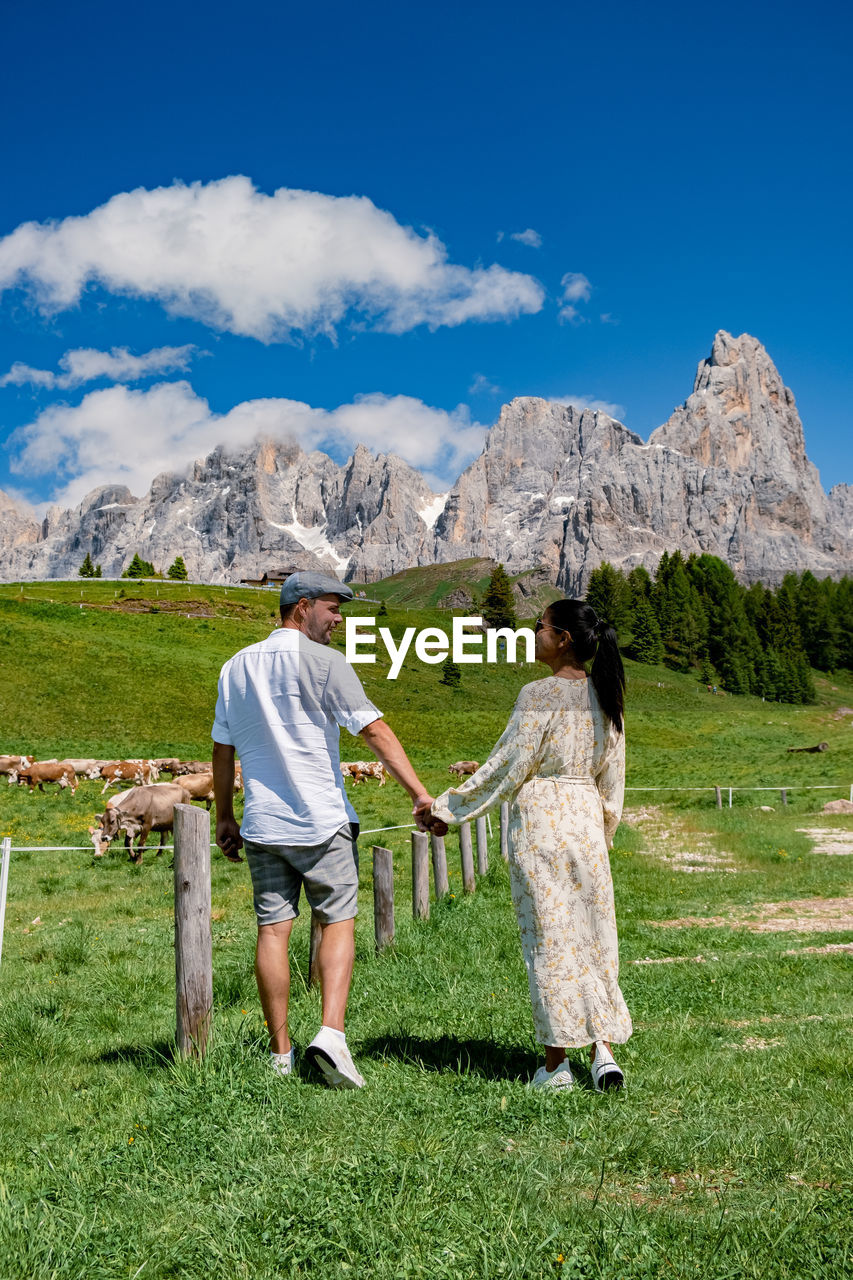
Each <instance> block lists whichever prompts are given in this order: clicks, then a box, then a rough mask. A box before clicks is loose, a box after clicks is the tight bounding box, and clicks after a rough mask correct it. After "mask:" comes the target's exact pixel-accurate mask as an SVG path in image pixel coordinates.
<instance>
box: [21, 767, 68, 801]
mask: <svg viewBox="0 0 853 1280" xmlns="http://www.w3.org/2000/svg"><path fill="white" fill-rule="evenodd" d="M46 782H57V783H58V784H59V786H60V787H61V788H62V790H63V791H64V790H65V788H66V787H70V788H71V794H72V796H73V795H74V793H75V791H76V790H77V775H76V774H75V772H74V770H73V769H72V767H71V765H70V764H64V763H61V762H59V761H56V760H42V761H38V760H36V761H35V763H34V764H29V765H27V767H26V769H19V771H18V783H19V784H21V783H23V785H24V786H25V787H29V789H30V795H32V794H33V792H34V791H35V789H36V787H38V789H39V791H42V792H43V791H44V784H45V783H46Z"/></svg>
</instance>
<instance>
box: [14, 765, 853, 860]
mask: <svg viewBox="0 0 853 1280" xmlns="http://www.w3.org/2000/svg"><path fill="white" fill-rule="evenodd" d="M629 791H639V792H658V791H666V792H670V793H673V792H674V793H676V794H680V793H684V794H696V793H700V794H701V793H704V792H709V793H711V794H712V795H713V796H714V797H715V800H716V804H717V808H722V794H723V792H727V793H728V808H729V809H731V808H732V807H733V799H734V796H735V795H736V793H737V792H739V791H743V792H749V791H778V792H779V794H780V796H781V798H782V803H783V804H787V803H788V795H789V794H790V793H791V792H793V791H848V793H849V795H848V798H849V800H850V803H851V804H853V782H851V783H849V784H848V783H846V782H839V783H837V784H833V783H829V782H820V783H807V784H806V783H802V784H800V783H795V784H793V785H792V784H791V783H788V784H787V785H783V784H781V783H772V784H763V785H762V786H758V787H755V786H734V785H733V786H716V785H713V786H711V785H707V784H706V785H705V786H703V787H661V786H653V787H626V788H625V792H626V794H627V793H628V792H629ZM487 820H488V824H489V835H490V836H491V834H492V824H491V818H490V817H489V815H487ZM415 827H416V824H415V823H414V822H400V823H396V824H395V825H394V826H390V827H369V828H367V829H366V830H363V831H360V832H359V837H361V836H376V835H381V834H383V833H384V832H386V831H413V830H415ZM92 847H93V846H92V844H91V843H89V844H16V845H12V846H11V851H12V852H13V853H85V852H87V851H88V850H91V849H92ZM154 847H155V846H152V848H154ZM210 847H211V849H215V848H216V847H217V846H216V845H215V844H214V843H211V846H210ZM159 848H160V850H161V851H162V852H170V851H171V850H172V849H173V848H174V845H171V844H164V845H162V846H159Z"/></svg>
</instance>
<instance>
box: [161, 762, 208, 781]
mask: <svg viewBox="0 0 853 1280" xmlns="http://www.w3.org/2000/svg"><path fill="white" fill-rule="evenodd" d="M169 772H170V773H171V775H172V777H173V778H183V777H185V776H186V775H187V774H189V773H212V772H213V765H212V764H211V763H210V761H209V760H178V761H177V768H175V769H170V770H169Z"/></svg>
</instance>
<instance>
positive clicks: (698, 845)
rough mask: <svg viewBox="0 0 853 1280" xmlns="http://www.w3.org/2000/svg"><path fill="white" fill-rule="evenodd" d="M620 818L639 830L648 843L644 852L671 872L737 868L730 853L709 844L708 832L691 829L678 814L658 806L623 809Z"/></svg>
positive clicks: (731, 870)
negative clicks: (623, 813) (667, 867)
mask: <svg viewBox="0 0 853 1280" xmlns="http://www.w3.org/2000/svg"><path fill="white" fill-rule="evenodd" d="M624 820H625V821H626V822H627V823H628V825H629V826H632V827H637V828H638V829H639V830H640V831H642V833H643V838H644V839H645V841H646V843H647V845H648V846H649V847H648V848H647V849H646V850H644V852H645V853H646V854H647V855H648V856H649V857H652V858H657V859H659V860H660V861H661V862H664V863H667V864H668V865H669V867H670V869H671V870H672V871H685V872H702V871H706V872H707V871H728V872H735V871H738V870H739V868H738V867H737V866H735V862H734V858H733V856H732V854H730V853H724V852H720V851H719V850H718V849H715V848H714V847H713V845H712V844H711V841H712V840H713V836H711V834H710V833H709V832H707V831H694V830H691V829H690V828H689V827H688V826H687V823H686V822H685V821H684V818H683V817H682V815H681V814H676V813H672V812H671V811H669V810H667V809H665V808H663V807H662V806H661V805H644V806H642V807H639V808H636V809H627V810H626V811H625V818H624Z"/></svg>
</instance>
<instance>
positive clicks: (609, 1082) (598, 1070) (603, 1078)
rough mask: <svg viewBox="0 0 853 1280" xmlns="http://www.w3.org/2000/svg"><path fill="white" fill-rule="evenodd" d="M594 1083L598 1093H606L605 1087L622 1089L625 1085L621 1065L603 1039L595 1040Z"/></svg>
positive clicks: (592, 1068)
mask: <svg viewBox="0 0 853 1280" xmlns="http://www.w3.org/2000/svg"><path fill="white" fill-rule="evenodd" d="M590 1069H591V1071H592V1083H593V1085H594V1086H595V1089H596V1092H597V1093H604V1090H605V1089H622V1088H624V1085H625V1076H624V1074H623V1072H622V1069H621V1067H619V1066H618V1065H617V1062H616V1059H615V1058H614V1057H613V1054H612V1053H611V1052H610V1050H609V1049H608V1048H607V1046H606V1045H605V1044H604V1043H603V1042H602V1041H601V1040H596V1042H595V1057H594V1058H593V1060H592V1067H591V1068H590Z"/></svg>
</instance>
